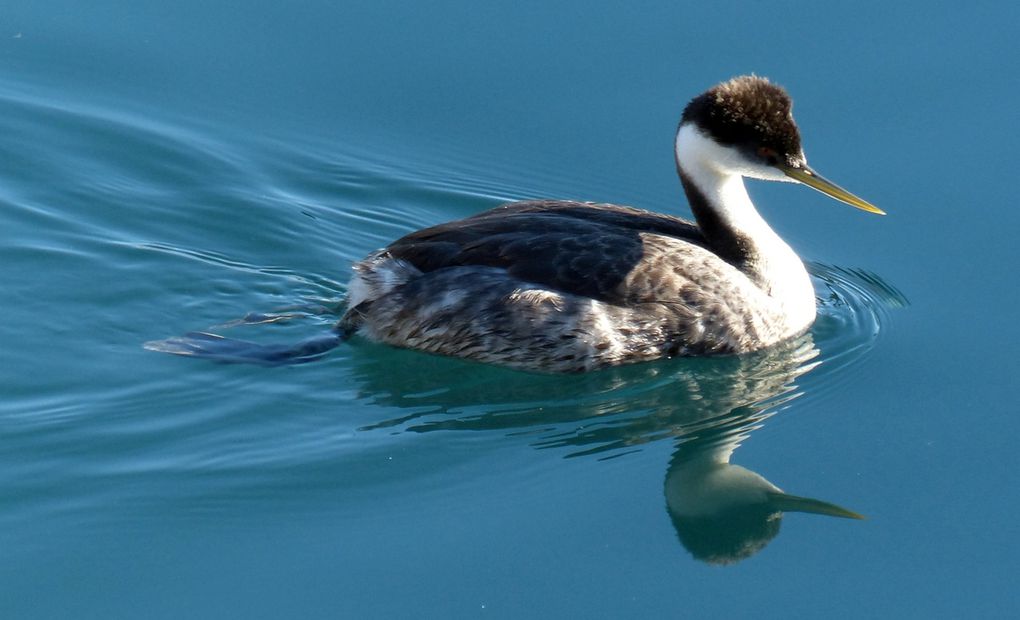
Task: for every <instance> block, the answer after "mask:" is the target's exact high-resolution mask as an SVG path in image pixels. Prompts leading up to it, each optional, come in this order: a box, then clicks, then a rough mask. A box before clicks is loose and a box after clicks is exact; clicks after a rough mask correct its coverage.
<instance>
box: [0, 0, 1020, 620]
mask: <svg viewBox="0 0 1020 620" xmlns="http://www.w3.org/2000/svg"><path fill="white" fill-rule="evenodd" d="M217 5H220V6H217ZM1018 20H1020V14H1018V9H1017V8H1016V5H1015V4H1007V3H1000V4H998V5H996V4H994V3H990V4H986V5H982V6H979V7H973V6H972V7H968V8H952V9H949V8H934V7H933V6H931V5H929V4H917V5H911V4H910V3H902V4H895V3H894V4H891V5H890V4H889V3H884V2H883V3H871V4H868V3H863V4H862V3H858V4H855V5H853V7H852V8H851V7H849V6H848V7H847V8H846V9H842V10H840V9H832V8H818V7H815V6H813V5H807V4H804V3H790V4H782V3H781V4H775V3H771V4H762V5H761V6H760V7H758V6H756V7H755V8H750V7H747V6H744V5H743V4H741V3H712V5H711V6H701V5H697V4H686V5H685V4H684V3H676V2H671V3H659V4H654V5H641V6H629V7H624V6H614V5H609V4H608V3H607V6H604V7H603V6H599V5H598V4H591V3H582V2H566V3H552V4H549V3H500V4H498V5H493V6H483V5H479V4H476V3H468V2H458V1H449V0H440V1H439V2H434V3H419V4H414V3H401V2H350V3H326V2H304V3H300V4H298V5H295V6H290V5H289V4H288V3H271V2H256V3H247V4H246V5H245V6H231V5H230V4H229V3H209V2H203V3H200V2H183V3H147V2H146V3H137V2H126V1H121V2H117V1H111V2H100V3H79V2H69V1H60V0H57V1H55V2H48V3H36V2H19V1H17V0H16V1H15V2H14V3H13V6H11V3H8V5H7V6H5V7H4V8H3V9H2V10H0V175H2V176H0V230H2V231H3V243H2V244H0V281H2V282H3V292H4V296H3V302H2V309H3V315H4V319H5V320H4V321H3V322H2V323H0V335H2V341H3V347H2V349H0V394H2V395H3V399H2V401H0V436H2V443H0V489H3V491H2V494H0V547H2V549H3V554H2V559H0V616H2V617H4V618H182V617H186V618H231V617H236V618H320V617H322V618H326V617H329V618H336V617H476V616H489V617H501V618H513V617H743V616H754V617H769V616H779V615H782V616H787V617H789V616H793V617H818V616H820V615H822V614H825V615H826V616H827V617H862V616H863V617H930V616H933V615H934V616H959V615H963V614H968V615H969V616H974V615H976V616H982V617H985V616H992V617H994V616H1003V617H1005V616H1013V615H1015V614H1016V613H1017V612H1018V611H1020V600H1018V599H1020V596H1018V594H1017V592H1018V590H1017V588H1016V584H1015V581H1016V575H1017V574H1018V569H1020V562H1018V560H1017V552H1018V548H1017V540H1018V539H1020V526H1018V522H1020V521H1018V519H1017V518H1016V515H1017V513H1018V512H1020V493H1018V491H1017V489H1018V484H1017V480H1016V475H1015V472H1016V471H1017V467H1016V463H1017V459H1016V456H1015V450H1014V448H1013V446H1012V445H1011V444H1012V438H1014V437H1016V436H1017V435H1018V434H1020V419H1018V417H1017V404H1018V403H1017V397H1016V396H1015V392H1014V390H1013V387H1014V383H1015V381H1016V379H1017V376H1018V372H1017V371H1018V370H1020V364H1018V362H1017V359H1018V354H1020V350H1018V346H1017V344H1018V342H1017V330H1016V324H1017V311H1016V308H1017V307H1018V305H1020V299H1018V287H1017V284H1016V277H1015V267H1016V265H1017V264H1020V263H1018V259H1020V256H1018V252H1017V244H1016V241H1015V237H1016V232H1017V230H1018V225H1020V216H1018V213H1020V211H1018V209H1017V208H1016V200H1017V198H1016V196H1015V192H1014V186H1015V182H1014V179H1013V171H1014V169H1015V168H1016V163H1017V155H1016V144H1017V143H1018V139H1020V135H1018V133H1020V132H1018V123H1017V122H1016V120H1015V119H1016V116H1017V115H1016V98H1017V97H1018V96H1020V92H1018V86H1017V85H1018V84H1020V81H1018V79H1017V77H1018V76H1017V64H1016V63H1017V58H1018V57H1020V54H1018V52H1020V49H1018V44H1017V38H1016V35H1015V28H1016V24H1017V23H1018ZM749 72H756V73H758V74H761V75H767V76H770V77H772V78H773V79H775V80H776V81H778V82H780V83H781V84H783V85H785V86H786V87H787V88H788V89H789V90H790V91H791V93H792V94H793V96H794V99H795V100H796V102H797V107H796V110H795V112H796V115H797V118H798V121H799V123H800V125H801V129H802V132H803V135H804V142H805V148H806V150H807V153H808V155H809V157H810V158H811V161H812V164H813V165H814V166H815V167H816V168H817V169H818V170H820V171H821V172H822V173H824V174H826V175H827V176H829V177H831V178H832V179H834V180H836V181H837V182H840V183H841V184H843V185H845V186H846V187H848V188H849V189H851V190H852V191H854V192H856V193H858V194H860V195H861V196H863V197H865V198H867V199H869V200H872V201H873V202H875V203H876V204H877V205H879V206H881V207H882V208H884V209H885V210H886V211H888V212H889V216H888V217H885V218H879V217H876V216H871V215H868V214H865V213H862V212H859V211H856V210H854V209H851V208H849V207H845V206H841V205H839V204H837V203H835V202H833V201H831V200H828V199H826V198H824V197H822V196H821V195H819V194H817V193H815V192H812V191H810V190H808V189H806V188H799V187H794V186H791V185H779V184H762V183H755V184H753V185H752V186H751V188H750V190H751V192H752V195H753V197H754V199H755V200H756V201H757V202H758V203H759V205H760V206H761V207H762V211H763V213H764V214H765V216H766V217H767V218H769V219H770V221H772V222H773V223H774V224H775V226H776V228H777V229H778V230H779V231H780V232H781V234H783V235H784V236H785V237H786V238H787V239H788V240H789V241H790V243H791V245H793V246H794V247H795V248H796V249H797V250H798V251H799V252H800V253H801V255H802V256H804V257H805V258H806V259H807V260H808V261H809V262H810V264H811V269H812V272H813V273H814V275H815V284H816V289H817V292H818V297H819V304H820V315H819V320H818V322H817V323H816V325H815V327H814V328H813V329H812V331H811V333H810V334H808V335H807V336H806V337H805V338H802V339H800V340H798V341H796V342H793V343H789V344H788V345H786V346H783V347H779V348H777V349H776V350H773V351H769V352H766V353H763V354H760V355H756V356H748V357H745V358H728V359H714V360H668V361H663V362H661V363H654V364H645V365H640V366H634V367H629V368H623V369H619V370H610V371H606V372H600V373H594V374H591V375H585V376H570V377H549V376H541V375H533V374H527V373H518V372H512V371H508V370H501V369H497V368H490V367H485V366H481V365H476V364H470V363H465V362H460V361H456V360H448V359H439V358H435V357H431V356H427V355H422V354H417V353H413V352H407V351H398V350H393V349H390V348H387V347H383V346H379V345H374V344H371V343H367V342H364V341H354V342H351V343H348V344H345V345H344V346H342V347H340V348H338V349H336V350H334V351H332V352H331V353H330V354H329V355H327V356H326V357H325V358H323V359H321V360H318V361H315V362H312V363H308V364H303V365H298V366H257V365H248V364H218V363H213V362H210V361H206V360H198V359H187V358H182V357H175V356H170V355H163V354H159V353H155V352H152V351H147V350H145V349H144V348H143V344H144V343H145V342H147V341H151V340H155V339H161V338H167V337H171V336H175V335H181V334H185V333H187V332H191V331H197V330H212V331H216V332H217V333H222V334H225V335H229V336H232V337H236V338H243V339H248V340H254V341H258V342H266V343H287V342H294V341H297V340H299V339H302V338H305V337H310V336H314V335H317V334H321V333H323V332H325V331H326V330H328V329H329V326H330V325H331V324H332V323H333V322H334V321H335V320H336V318H337V316H338V313H339V312H340V311H341V309H342V305H343V300H344V297H345V294H346V285H347V281H348V277H349V268H350V265H351V263H352V262H353V261H356V260H358V259H359V258H361V257H362V256H364V255H365V254H367V253H368V252H370V251H372V250H373V249H375V248H377V247H380V246H382V245H384V244H385V243H387V242H388V241H389V240H392V239H394V238H396V237H398V236H400V235H402V234H404V233H405V232H407V231H410V230H413V229H416V228H419V227H422V226H426V225H430V224H435V223H438V222H441V221H444V220H448V219H452V218H457V217H462V216H466V215H469V214H472V213H476V212H478V211H481V210H483V209H486V208H489V207H492V206H494V205H496V204H499V203H500V202H501V201H505V200H511V199H521V198H533V197H559V198H575V199H584V200H599V201H614V202H621V203H625V204H633V205H636V206H642V207H646V208H652V209H656V210H661V211H666V212H669V213H676V214H686V213H688V211H687V206H686V203H685V201H684V200H683V198H682V192H681V191H680V187H679V183H678V182H677V180H676V179H675V173H674V168H673V162H672V152H671V146H672V137H673V131H674V129H675V125H676V122H677V120H678V118H679V114H680V111H681V110H682V107H683V105H684V104H685V103H686V101H687V100H688V99H689V98H690V97H692V96H694V95H696V94H698V93H699V92H701V91H702V90H704V89H705V88H707V87H708V86H711V85H712V84H714V83H716V82H718V81H721V80H723V79H726V78H728V77H731V76H732V75H736V74H740V73H749ZM706 459H720V460H721V461H722V462H723V463H724V465H721V466H720V467H723V468H729V469H728V471H740V470H737V469H735V468H736V467H738V466H739V467H743V468H746V470H749V471H752V472H756V473H757V474H759V475H761V476H763V477H764V478H766V479H768V480H770V481H771V482H773V483H774V484H776V485H778V486H780V487H782V488H783V489H784V490H785V491H787V492H789V493H793V494H796V495H802V496H807V497H813V498H818V499H821V500H824V501H828V502H834V503H836V504H839V505H840V506H844V507H846V508H848V509H850V510H854V511H857V512H860V513H862V514H864V515H866V516H867V519H866V520H863V521H859V520H851V519H838V518H833V517H828V516H819V515H809V514H797V513H788V514H786V515H785V516H784V517H783V518H782V521H781V522H776V521H771V522H768V523H765V524H764V525H763V520H762V519H760V518H759V519H757V521H756V520H755V518H752V517H747V516H746V515H745V516H738V517H736V518H733V519H731V521H720V523H725V527H722V530H723V532H722V534H720V533H719V532H714V533H713V532H712V531H709V530H711V526H708V527H706V526H705V523H700V524H694V525H692V524H691V523H689V522H685V521H684V520H683V519H678V518H676V515H675V514H674V513H675V512H676V510H677V509H678V506H679V507H680V508H679V509H680V510H682V509H683V508H684V507H685V506H690V505H691V501H690V498H688V497H686V496H683V493H679V494H678V492H677V489H678V488H680V487H681V486H682V484H681V483H680V482H679V481H681V480H685V479H688V478H690V477H691V476H696V475H700V474H697V472H698V471H700V470H698V469H697V464H698V463H701V462H704V460H706ZM727 461H728V462H729V465H725V463H726V462H727ZM692 472H693V473H692ZM705 484H706V485H707V484H709V483H708V482H706V483H705ZM705 488H708V487H705ZM778 523H781V528H780V529H779V530H778V534H777V532H776V531H775V526H776V525H777V524H778ZM765 526H770V527H771V529H769V527H765ZM763 528H764V530H768V531H763ZM755 532H757V533H755ZM720 536H722V538H725V539H726V540H724V541H721V538H720ZM727 537H728V538H727ZM727 541H728V542H727ZM727 545H728V546H727ZM741 555H746V556H747V557H743V559H739V558H740V556H741Z"/></svg>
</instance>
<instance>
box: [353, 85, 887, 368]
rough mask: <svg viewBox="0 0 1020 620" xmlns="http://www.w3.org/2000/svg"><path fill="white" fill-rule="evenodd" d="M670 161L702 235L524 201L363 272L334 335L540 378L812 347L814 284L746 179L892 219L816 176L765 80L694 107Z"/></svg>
mask: <svg viewBox="0 0 1020 620" xmlns="http://www.w3.org/2000/svg"><path fill="white" fill-rule="evenodd" d="M674 153H675V158H676V166H677V171H678V173H679V176H680V181H681V183H682V185H683V188H684V191H685V193H686V195H687V199H688V201H689V203H690V207H691V211H692V212H693V214H694V218H695V220H696V223H692V222H689V221H687V220H683V219H681V218H678V217H673V216H670V215H665V214H660V213H654V212H651V211H645V210H641V209H636V208H633V207H629V206H620V205H612V204H597V203H590V202H575V201H567V200H530V201H523V202H512V203H508V204H504V205H502V206H499V207H496V208H494V209H491V210H489V211H485V212H483V213H480V214H478V215H474V216H472V217H468V218H465V219H461V220H457V221H453V222H448V223H445V224H440V225H438V226H433V227H430V228H425V229H423V230H419V231H416V232H412V233H410V234H408V235H406V236H404V237H403V238H401V239H398V240H397V241H394V242H393V243H391V244H390V245H389V246H387V247H385V248H383V249H381V250H379V251H376V252H374V253H372V254H371V255H369V256H368V257H367V258H365V259H364V260H362V261H360V262H358V263H356V264H355V265H354V267H353V269H354V277H353V278H352V280H351V282H350V285H349V288H348V299H349V303H348V309H347V311H346V312H345V314H344V316H343V317H342V319H341V321H340V323H339V325H338V329H339V332H340V333H341V334H343V335H352V334H355V333H356V334H360V335H362V336H364V337H367V338H369V339H371V340H375V341H379V342H384V343H388V344H391V345H395V346H398V347H406V348H411V349H418V350H421V351H427V352H430V353H437V354H443V355H451V356H456V357H461V358H467V359H471V360H477V361H480V362H488V363H493V364H500V365H503V366H509V367H512V368H517V369H522V370H530V371H541V372H581V371H589V370H595V369H598V368H603V367H606V366H612V365H617V364H625V363H630V362H639V361H644V360H652V359H657V358H663V357H671V356H694V355H720V354H743V353H749V352H752V351H756V350H759V349H762V348H765V347H768V346H770V345H773V344H775V343H777V342H780V341H783V340H785V339H788V338H791V337H793V336H796V335H799V334H801V333H803V332H805V331H806V330H807V329H808V328H809V327H810V326H811V324H812V322H813V321H814V318H815V295H814V290H813V288H812V285H811V280H810V278H809V276H808V273H807V271H806V270H805V268H804V264H803V263H802V262H801V260H800V258H799V257H798V256H797V254H796V253H794V251H793V250H792V249H791V248H790V246H789V245H787V244H786V242H784V241H783V240H782V239H781V238H780V237H779V235H777V234H776V233H775V231H773V230H772V228H771V227H769V225H768V223H766V221H765V220H764V219H763V218H762V217H761V215H759V213H758V211H757V210H756V209H755V207H754V205H753V204H752V203H751V200H750V198H749V196H748V194H747V191H746V189H745V187H744V181H743V179H744V177H748V178H753V179H764V180H769V181H787V182H790V181H792V182H799V183H803V184H805V185H808V186H809V187H812V188H814V189H816V190H819V191H821V192H823V193H825V194H828V195H829V196H831V197H833V198H835V199H837V200H840V201H842V202H845V203H847V204H850V205H852V206H855V207H858V208H860V209H863V210H865V211H870V212H872V213H878V214H883V212H882V211H881V210H880V209H878V208H877V207H875V206H873V205H872V204H870V203H868V202H866V201H864V200H862V199H860V198H858V197H857V196H854V195H853V194H851V193H850V192H848V191H846V190H844V189H842V188H841V187H839V186H837V185H835V184H834V183H832V182H830V181H827V180H826V179H825V178H823V177H822V176H820V175H819V174H818V173H816V172H815V171H814V170H813V169H812V168H810V167H809V166H808V164H807V159H806V157H805V155H804V151H803V149H802V148H801V140H800V132H799V130H798V128H797V125H796V123H795V122H794V119H793V115H792V101H791V99H790V97H789V95H788V94H787V93H786V91H785V90H784V89H783V88H781V87H780V86H778V85H776V84H773V83H772V82H770V81H769V80H767V79H766V78H763V77H757V76H741V77H736V78H733V79H731V80H729V81H727V82H723V83H721V84H719V85H717V86H715V87H713V88H711V89H709V90H708V91H706V92H704V93H702V94H701V95H698V96H697V97H695V98H694V99H693V100H691V101H690V103H688V104H687V106H686V107H685V109H684V111H683V115H682V117H681V121H680V124H679V128H678V130H677V133H676V139H675V142H674Z"/></svg>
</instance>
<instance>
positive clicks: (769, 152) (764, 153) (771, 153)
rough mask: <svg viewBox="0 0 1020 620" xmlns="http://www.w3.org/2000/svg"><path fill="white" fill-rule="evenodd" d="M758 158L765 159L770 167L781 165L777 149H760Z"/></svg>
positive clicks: (761, 147) (763, 147)
mask: <svg viewBox="0 0 1020 620" xmlns="http://www.w3.org/2000/svg"><path fill="white" fill-rule="evenodd" d="M758 156H759V157H761V158H762V159H764V160H765V161H766V162H768V164H769V165H770V166H775V165H776V164H778V163H779V153H777V152H776V150H775V149H773V148H770V147H767V146H759V147H758Z"/></svg>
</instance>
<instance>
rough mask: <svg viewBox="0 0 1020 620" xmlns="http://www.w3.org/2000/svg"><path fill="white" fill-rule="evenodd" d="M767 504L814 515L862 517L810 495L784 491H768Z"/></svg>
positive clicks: (783, 510)
mask: <svg viewBox="0 0 1020 620" xmlns="http://www.w3.org/2000/svg"><path fill="white" fill-rule="evenodd" d="M768 496H769V506H771V507H773V508H774V509H776V510H781V511H782V512H809V513H812V514H816V515H828V516H830V517H842V518H844V519H863V518H864V517H863V516H862V515H859V514H857V513H856V512H854V511H852V510H847V509H846V508H843V507H842V506H837V505H836V504H830V503H829V502H823V501H821V500H817V499H811V498H810V497H797V496H796V495H787V494H786V493H769V494H768Z"/></svg>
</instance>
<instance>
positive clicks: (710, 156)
mask: <svg viewBox="0 0 1020 620" xmlns="http://www.w3.org/2000/svg"><path fill="white" fill-rule="evenodd" d="M676 158H677V166H678V168H679V169H680V170H682V171H688V170H689V169H691V168H700V169H703V170H708V171H712V172H714V173H716V174H718V175H720V176H723V177H726V176H732V175H739V176H744V177H750V178H755V179H764V180H767V181H787V182H799V183H804V184H805V185H808V186H810V187H812V188H814V189H816V190H818V191H820V192H822V193H824V194H826V195H828V196H831V197H832V198H835V199H836V200H839V201H841V202H845V203H847V204H849V205H851V206H854V207H857V208H858V209H863V210H865V211H869V212H871V213H878V214H881V215H884V214H885V213H884V212H883V211H882V210H881V209H879V208H878V207H875V206H874V205H872V204H871V203H869V202H867V201H865V200H862V199H861V198H858V197H857V196H854V195H853V194H851V193H850V192H848V191H847V190H845V189H843V188H841V187H839V186H838V185H836V184H835V183H832V182H831V181H828V180H826V179H825V178H824V177H822V176H821V175H819V174H818V173H817V172H815V171H814V170H812V169H811V167H810V166H808V164H807V158H806V157H805V156H804V150H803V149H802V148H801V143H800V131H799V130H798V129H797V124H796V123H795V122H794V120H793V101H792V100H791V99H790V96H789V95H788V94H787V93H786V91H785V90H784V89H783V88H782V87H780V86H777V85H776V84H773V83H771V82H769V81H768V80H767V79H766V78H763V77H757V76H754V75H744V76H740V77H735V78H733V79H731V80H729V81H727V82H723V83H722V84H719V85H717V86H714V87H712V88H711V89H709V90H707V91H706V92H704V93H702V94H701V95H698V96H697V97H695V98H694V99H692V100H691V102H690V103H689V104H687V107H686V108H685V109H684V113H683V117H682V118H681V121H680V129H679V130H678V132H677V138H676Z"/></svg>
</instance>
